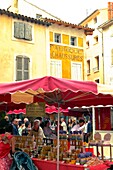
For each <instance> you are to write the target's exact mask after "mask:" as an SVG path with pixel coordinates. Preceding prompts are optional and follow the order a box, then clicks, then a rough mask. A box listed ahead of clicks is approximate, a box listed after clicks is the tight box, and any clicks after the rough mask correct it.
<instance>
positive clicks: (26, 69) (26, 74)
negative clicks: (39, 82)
mask: <svg viewBox="0 0 113 170" xmlns="http://www.w3.org/2000/svg"><path fill="white" fill-rule="evenodd" d="M23 59H24V70H23V71H24V77H23V79H24V80H27V79H29V62H30V60H29V58H27V57H24V58H23Z"/></svg>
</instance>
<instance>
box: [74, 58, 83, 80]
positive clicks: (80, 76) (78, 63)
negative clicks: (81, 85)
mask: <svg viewBox="0 0 113 170" xmlns="http://www.w3.org/2000/svg"><path fill="white" fill-rule="evenodd" d="M73 64H77V65H80V67H81V70H80V72H81V73H80V74H81V75H79V78H77V79H75V78H74V76H73V70H72V69H73V68H72V67H73ZM77 77H78V75H77ZM71 79H72V80H83V72H82V63H81V62H74V61H71Z"/></svg>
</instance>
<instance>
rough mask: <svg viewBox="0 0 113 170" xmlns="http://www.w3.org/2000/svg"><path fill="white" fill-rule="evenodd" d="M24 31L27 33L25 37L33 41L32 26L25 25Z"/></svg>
mask: <svg viewBox="0 0 113 170" xmlns="http://www.w3.org/2000/svg"><path fill="white" fill-rule="evenodd" d="M24 26H25V27H24V28H25V29H24V31H25V32H24V33H25V39H26V40H29V41H31V40H32V26H31V25H29V24H25V25H24Z"/></svg>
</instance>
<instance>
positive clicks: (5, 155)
mask: <svg viewBox="0 0 113 170" xmlns="http://www.w3.org/2000/svg"><path fill="white" fill-rule="evenodd" d="M12 130H13V127H12V125H11V124H9V125H7V126H6V129H5V133H4V134H2V135H1V139H0V170H9V169H10V166H11V163H12V158H11V155H10V151H11V152H12V153H14V152H15V138H14V136H13V135H12Z"/></svg>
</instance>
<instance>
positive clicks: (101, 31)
mask: <svg viewBox="0 0 113 170" xmlns="http://www.w3.org/2000/svg"><path fill="white" fill-rule="evenodd" d="M97 30H98V31H99V32H100V33H101V37H102V44H101V45H102V59H103V84H105V78H104V43H103V29H100V28H97Z"/></svg>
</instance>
